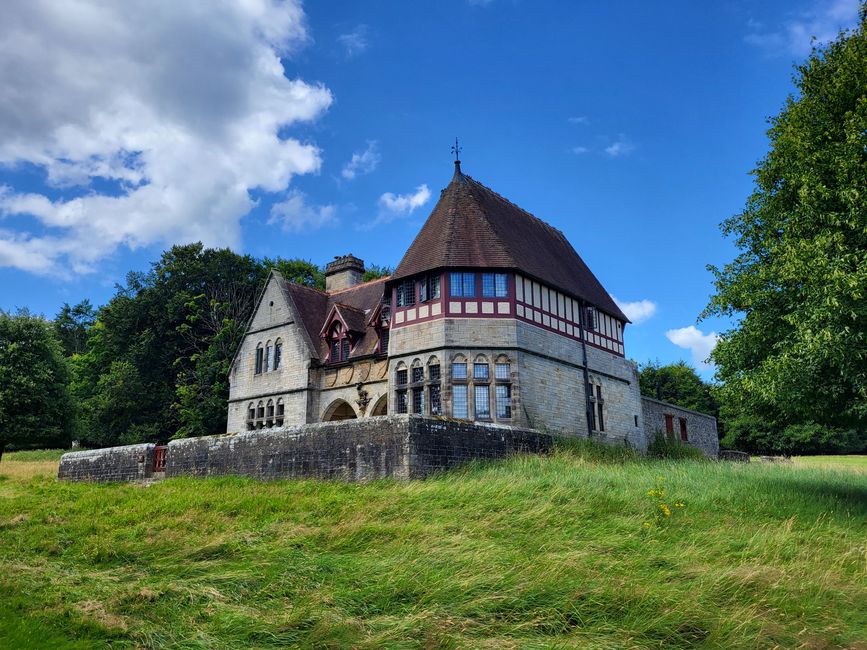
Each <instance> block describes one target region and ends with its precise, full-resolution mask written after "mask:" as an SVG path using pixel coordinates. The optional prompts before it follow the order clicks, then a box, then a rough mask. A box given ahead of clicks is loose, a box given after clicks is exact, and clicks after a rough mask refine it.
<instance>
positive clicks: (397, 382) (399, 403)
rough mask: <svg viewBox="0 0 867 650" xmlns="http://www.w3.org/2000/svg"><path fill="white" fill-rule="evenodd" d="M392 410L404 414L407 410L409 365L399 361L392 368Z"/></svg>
mask: <svg viewBox="0 0 867 650" xmlns="http://www.w3.org/2000/svg"><path fill="white" fill-rule="evenodd" d="M394 388H395V390H394V412H395V413H397V414H400V415H404V414H406V413H408V412H409V398H408V393H407V390H408V388H409V367H408V366H407V365H406V364H405V363H404V362H403V361H401V362H400V363H398V364H397V366H396V367H395V369H394Z"/></svg>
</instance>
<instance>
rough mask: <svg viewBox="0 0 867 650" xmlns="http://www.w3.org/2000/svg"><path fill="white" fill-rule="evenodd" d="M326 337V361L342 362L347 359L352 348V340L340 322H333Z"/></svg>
mask: <svg viewBox="0 0 867 650" xmlns="http://www.w3.org/2000/svg"><path fill="white" fill-rule="evenodd" d="M328 339H329V340H328V350H329V353H328V362H329V363H342V362H344V361H348V360H349V353H350V351H351V350H352V342H351V341H350V340H349V335H348V334H347V333H346V331H345V330H344V329H343V326H342V325H341V324H340V323H335V324H334V327H332V328H331V335H330V336H329V337H328Z"/></svg>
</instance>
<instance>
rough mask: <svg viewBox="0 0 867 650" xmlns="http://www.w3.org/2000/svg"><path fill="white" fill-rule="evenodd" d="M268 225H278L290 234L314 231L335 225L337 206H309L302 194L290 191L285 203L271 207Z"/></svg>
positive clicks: (305, 196) (304, 195)
mask: <svg viewBox="0 0 867 650" xmlns="http://www.w3.org/2000/svg"><path fill="white" fill-rule="evenodd" d="M268 223H269V224H271V225H273V224H280V226H281V227H282V228H283V230H287V231H290V232H302V231H307V230H315V229H317V228H322V227H323V226H329V225H332V224H335V223H337V206H335V205H310V204H309V203H307V195H306V194H304V192H300V191H298V190H292V191H290V192H289V194H288V195H287V196H286V200H285V201H281V202H280V203H275V204H274V205H272V206H271V217H270V218H269V219H268Z"/></svg>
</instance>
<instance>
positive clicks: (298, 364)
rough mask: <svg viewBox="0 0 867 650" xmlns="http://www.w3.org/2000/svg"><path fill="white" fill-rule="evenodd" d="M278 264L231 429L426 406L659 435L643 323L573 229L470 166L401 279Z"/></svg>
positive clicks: (559, 428) (348, 265) (617, 434)
mask: <svg viewBox="0 0 867 650" xmlns="http://www.w3.org/2000/svg"><path fill="white" fill-rule="evenodd" d="M363 271H364V267H363V263H362V262H361V260H359V259H357V258H355V257H353V256H351V255H347V256H345V257H341V258H337V259H335V260H334V261H333V262H332V263H330V264H329V265H328V266H327V267H326V279H327V286H326V290H325V291H324V292H321V291H316V290H314V289H310V288H307V287H301V286H298V285H294V284H291V283H288V282H286V281H285V280H284V279H283V278H282V277H281V276H280V275H279V274H278V273H276V272H275V273H272V275H271V277H270V278H269V280H268V283H267V285H266V287H265V289H264V291H263V292H262V295H261V297H260V300H259V302H258V305H257V307H256V310H255V313H254V315H253V317H252V319H251V322H250V325H249V328H248V333H247V336H246V338H245V339H244V341H243V343H242V345H241V347H240V349H239V351H238V354H237V356H236V358H235V360H234V362H233V365H232V369H231V376H230V402H229V425H228V429H229V431H242V430H249V429H258V428H268V427H278V426H284V425H290V424H292V425H294V424H303V423H311V422H321V421H329V420H339V419H348V418H364V417H371V416H376V415H385V414H401V413H407V414H418V415H424V416H430V417H443V418H452V419H459V420H472V421H477V422H491V423H499V424H507V425H513V426H520V427H531V428H535V429H540V430H547V431H551V432H559V433H567V434H573V435H585V436H586V435H593V436H598V437H600V438H605V439H614V440H625V441H628V442H629V443H630V444H633V445H635V446H637V447H639V448H644V447H645V445H646V442H645V434H644V424H643V420H642V411H641V399H640V396H639V391H638V382H637V377H636V372H635V368H634V366H633V364H632V363H631V362H629V361H627V360H626V358H625V350H624V342H623V332H624V328H625V326H626V324H627V323H628V319H627V318H626V316H625V315H624V314H623V312H622V311H621V310H620V309H619V307H618V306H617V305H616V303H615V302H614V301H613V300H612V298H611V296H610V295H609V294H608V293H607V291H606V290H605V289H604V288H603V287H602V285H601V284H600V283H599V281H598V280H597V279H596V277H595V276H594V275H593V273H592V272H591V271H590V269H589V268H588V267H587V265H586V264H585V263H584V262H583V260H581V258H580V257H579V255H578V254H577V253H576V252H575V250H574V248H573V247H572V246H571V245H570V244H569V242H568V241H567V240H566V238H565V236H564V235H563V233H562V232H560V231H559V230H557V229H555V228H553V227H552V226H550V225H548V224H547V223H545V222H543V221H541V220H540V219H538V218H536V217H534V216H533V215H531V214H529V213H528V212H526V211H524V210H522V209H521V208H519V207H518V206H516V205H514V204H513V203H511V202H509V201H508V200H506V199H505V198H503V197H502V196H500V195H499V194H497V193H496V192H494V191H492V190H491V189H489V188H487V187H485V186H484V185H482V184H481V183H479V182H478V181H476V180H474V179H472V178H471V177H469V176H466V175H464V174H463V173H462V172H461V169H460V163H459V162H456V163H455V174H454V177H453V178H452V180H451V182H450V183H449V185H448V187H446V188H445V189H444V190H443V191H442V194H441V196H440V199H439V201H438V203H437V205H436V206H435V207H434V209H433V211H432V212H431V214H430V216H429V217H428V219H427V221H426V222H425V224H424V226H423V227H422V229H421V230H420V232H419V234H418V235H417V237H416V238H415V240H414V241H413V242H412V244H411V245H410V247H409V249H408V250H407V252H406V254H405V255H404V257H403V259H402V260H401V262H400V264H399V265H398V266H397V268H396V270H395V272H394V274H393V275H392V276H391V277H388V278H383V279H380V280H375V281H373V282H366V283H363V282H361V277H362V275H363Z"/></svg>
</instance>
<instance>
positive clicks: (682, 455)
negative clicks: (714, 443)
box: [647, 431, 707, 460]
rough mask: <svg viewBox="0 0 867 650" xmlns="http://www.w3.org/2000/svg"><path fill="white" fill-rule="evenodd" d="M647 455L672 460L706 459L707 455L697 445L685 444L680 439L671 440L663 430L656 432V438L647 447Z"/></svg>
mask: <svg viewBox="0 0 867 650" xmlns="http://www.w3.org/2000/svg"><path fill="white" fill-rule="evenodd" d="M647 455H648V456H650V457H651V458H667V459H670V460H706V458H707V456H705V455H704V453H702V452H701V451H700V450H698V449H696V448H695V447H690V446H689V445H685V444H683V443H682V442H680V441H679V440H670V439H668V438H666V437H665V435H664V434H663V433H662V432H661V431H657V432H656V438H655V439H654V441H653V442H651V443H650V445H648V447H647Z"/></svg>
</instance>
